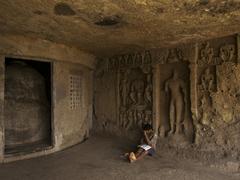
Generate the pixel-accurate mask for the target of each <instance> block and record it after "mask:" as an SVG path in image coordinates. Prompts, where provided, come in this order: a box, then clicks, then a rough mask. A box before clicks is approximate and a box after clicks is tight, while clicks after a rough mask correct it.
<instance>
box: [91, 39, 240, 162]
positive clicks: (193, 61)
mask: <svg viewBox="0 0 240 180" xmlns="http://www.w3.org/2000/svg"><path fill="white" fill-rule="evenodd" d="M238 47H239V42H238V36H236V35H232V36H226V37H223V38H217V39H212V40H209V41H206V42H201V43H198V44H188V45H187V44H184V45H179V46H178V47H177V48H171V49H152V50H149V51H142V52H136V53H132V54H123V55H119V56H113V57H111V58H105V59H102V61H100V62H99V66H98V67H99V68H98V71H97V73H96V82H97V83H99V84H98V86H96V92H95V124H96V126H95V127H96V129H97V130H104V131H107V132H111V133H113V134H120V135H127V136H129V137H131V138H135V137H137V135H136V134H135V132H137V131H138V130H139V127H140V126H139V125H138V124H134V123H130V124H131V126H130V127H132V128H129V126H122V124H126V125H128V124H129V121H130V122H131V121H133V120H134V116H133V118H132V116H130V118H129V113H128V111H129V110H131V103H133V104H138V103H137V102H138V101H137V100H138V99H135V100H134V97H135V96H131V95H132V92H131V89H130V90H128V89H129V87H131V86H128V84H129V83H130V84H131V82H135V81H137V80H138V79H139V78H140V77H141V73H136V74H137V75H134V74H131V73H129V72H132V71H134V70H135V69H142V70H144V69H148V68H149V67H151V68H152V69H157V70H154V71H153V77H155V78H154V83H153V85H152V83H151V82H148V81H146V84H144V83H143V84H142V86H143V87H144V88H142V87H141V86H139V87H138V89H139V90H138V91H140V94H141V89H145V90H147V87H149V86H152V89H153V92H154V93H153V99H154V101H152V102H151V104H152V105H150V106H149V107H150V108H149V109H148V111H150V112H152V113H153V116H152V122H151V120H150V122H151V123H152V124H153V125H155V126H154V129H155V131H157V132H158V134H159V136H160V138H159V143H160V144H161V145H162V146H166V147H172V148H176V147H177V149H175V150H176V151H178V150H179V152H177V154H179V155H180V156H181V155H182V156H188V157H190V158H197V159H199V158H200V159H201V158H202V159H205V160H207V161H211V160H212V159H214V158H223V159H224V158H226V157H232V158H234V159H235V160H238V159H239V139H240V133H239V130H240V126H239V125H240V119H239V89H240V87H239V85H240V79H239V71H240V69H239V64H238V63H239V62H238V58H239V57H238V55H239V52H238V51H239V49H238ZM148 57H150V58H149V59H150V60H149V61H146V59H148ZM139 72H141V71H139ZM173 72H178V74H179V75H178V77H177V78H176V77H175V79H177V80H173V79H174V76H173ZM119 73H120V76H118V75H119ZM121 73H122V74H125V79H124V78H122V75H121ZM127 74H130V76H128V75H127ZM108 79H111V81H108ZM156 81H158V82H156ZM122 83H123V84H125V86H123V88H122V87H121V86H122V85H121V84H122ZM156 85H157V86H156ZM105 86H107V87H109V88H107V90H108V95H109V94H111V101H110V99H108V98H106V97H105V96H103V95H102V94H101V93H100V94H99V92H105V91H104V90H103V87H105ZM124 88H125V91H124ZM156 91H157V93H156ZM123 92H125V94H124V93H123ZM133 95H134V94H133ZM112 96H114V97H112ZM123 97H125V98H123ZM142 98H144V94H142ZM124 99H126V102H128V101H130V106H128V104H126V106H122V104H123V102H125V100H124ZM140 99H141V98H140ZM171 102H172V103H171ZM105 104H107V105H108V107H111V108H114V110H115V111H113V109H110V108H109V109H102V108H99V107H101V105H103V106H104V107H105ZM145 104H147V103H146V102H145ZM124 107H125V108H124ZM136 111H137V113H136V114H137V115H138V114H139V113H140V114H141V110H140V109H136ZM110 114H111V116H110ZM130 115H131V114H130ZM146 115H147V113H146V112H145V114H144V117H146ZM114 117H116V118H115V119H114ZM141 118H142V116H136V120H134V122H139V124H141V123H142V122H143V121H142V119H141ZM119 122H121V123H120V124H119ZM156 125H157V127H156ZM175 130H176V131H175ZM135 135H136V136H135ZM180 149H181V150H180ZM166 151H168V149H167V150H166Z"/></svg>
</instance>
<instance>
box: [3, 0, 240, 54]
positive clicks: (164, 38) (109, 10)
mask: <svg viewBox="0 0 240 180" xmlns="http://www.w3.org/2000/svg"><path fill="white" fill-rule="evenodd" d="M239 31H240V0H174V1H173V0H1V1H0V32H1V33H4V34H5V33H9V34H20V35H26V36H31V37H40V38H43V39H48V40H51V41H54V42H60V43H65V44H68V45H72V46H78V47H79V48H81V49H83V50H86V51H88V52H91V53H94V54H96V55H99V56H111V55H114V54H116V53H117V54H119V53H126V52H131V51H137V50H141V49H149V48H156V47H167V46H174V45H175V44H178V43H185V42H194V41H198V40H204V39H208V38H213V37H218V36H225V35H228V34H232V33H236V32H239Z"/></svg>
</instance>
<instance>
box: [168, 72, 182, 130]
mask: <svg viewBox="0 0 240 180" xmlns="http://www.w3.org/2000/svg"><path fill="white" fill-rule="evenodd" d="M165 92H166V93H169V95H170V107H169V118H170V128H171V130H170V132H169V133H170V134H174V133H178V134H179V133H181V132H182V125H183V117H184V112H185V111H184V110H185V104H186V87H185V83H184V81H183V80H182V79H180V78H179V76H178V72H177V71H175V70H174V71H173V75H172V77H171V78H170V79H168V80H167V81H166V83H165Z"/></svg>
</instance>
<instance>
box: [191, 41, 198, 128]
mask: <svg viewBox="0 0 240 180" xmlns="http://www.w3.org/2000/svg"><path fill="white" fill-rule="evenodd" d="M194 51H195V52H194V59H193V60H192V61H190V64H189V69H190V98H191V112H192V115H193V117H192V118H193V121H194V122H193V123H194V125H196V121H197V119H198V109H197V102H198V98H197V97H198V94H197V60H198V44H195V47H194Z"/></svg>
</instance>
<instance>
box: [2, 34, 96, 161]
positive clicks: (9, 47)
mask: <svg viewBox="0 0 240 180" xmlns="http://www.w3.org/2000/svg"><path fill="white" fill-rule="evenodd" d="M5 57H11V58H18V59H21V58H22V59H24V60H38V61H47V62H51V63H52V131H53V132H52V133H53V146H52V148H50V149H47V150H44V151H40V152H35V153H30V154H26V155H18V156H5V155H4V116H3V114H4V113H3V109H4V75H5V73H4V65H5ZM0 67H1V68H0V73H1V81H0V87H1V88H0V92H1V93H0V112H1V113H0V161H6V162H7V161H13V160H19V159H24V158H31V157H35V156H40V155H45V154H49V153H52V152H56V151H59V150H62V149H64V148H66V147H69V146H72V145H74V144H77V143H79V142H81V141H83V140H84V139H86V138H87V137H88V136H89V130H90V128H91V126H92V83H93V80H92V78H93V77H92V75H93V74H92V71H93V69H94V68H95V58H94V56H92V55H89V54H87V53H84V52H82V51H81V50H79V49H76V48H73V47H68V46H66V45H62V44H56V43H52V42H50V41H46V40H40V39H32V38H26V37H21V36H1V37H0Z"/></svg>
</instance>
